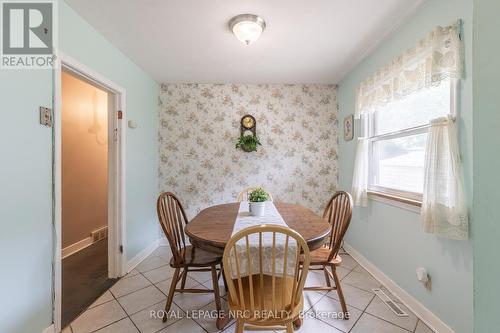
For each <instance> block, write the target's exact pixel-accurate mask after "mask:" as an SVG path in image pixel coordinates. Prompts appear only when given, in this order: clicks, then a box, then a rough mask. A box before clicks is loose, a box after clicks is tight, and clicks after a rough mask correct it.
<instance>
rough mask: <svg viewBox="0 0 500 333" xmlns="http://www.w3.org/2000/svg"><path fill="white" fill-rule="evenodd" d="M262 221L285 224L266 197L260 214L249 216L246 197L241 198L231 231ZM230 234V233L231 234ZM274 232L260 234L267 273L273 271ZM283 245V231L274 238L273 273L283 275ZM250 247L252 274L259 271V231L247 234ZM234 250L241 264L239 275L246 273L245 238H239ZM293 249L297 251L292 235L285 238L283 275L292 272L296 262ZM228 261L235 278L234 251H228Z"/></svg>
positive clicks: (285, 225)
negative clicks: (286, 251) (284, 272)
mask: <svg viewBox="0 0 500 333" xmlns="http://www.w3.org/2000/svg"><path fill="white" fill-rule="evenodd" d="M261 224H276V225H281V226H284V227H288V226H287V224H286V223H285V221H284V220H283V218H282V217H281V215H280V213H279V212H278V210H277V209H276V206H275V205H274V203H273V202H272V201H267V202H266V206H265V211H264V215H263V216H252V215H250V212H249V204H248V201H242V202H241V203H240V208H239V210H238V216H237V217H236V221H235V223H234V228H233V233H232V235H234V234H236V233H237V232H238V231H240V230H243V229H246V228H248V227H253V226H256V225H261ZM232 235H231V236H232ZM272 246H273V234H272V233H270V232H266V233H263V234H262V271H263V273H264V274H266V275H272V273H273V267H272V262H273V251H272ZM285 246H286V236H285V235H283V234H276V240H275V247H276V250H275V254H274V255H275V260H274V262H275V267H274V274H275V275H276V276H278V277H279V276H282V274H283V270H284V259H285V258H284V256H285ZM249 248H250V259H251V260H250V261H251V265H250V268H251V272H252V274H259V272H260V260H259V235H258V234H255V235H251V236H250V237H249ZM236 252H237V255H238V262H239V266H240V275H241V276H242V277H243V276H248V275H249V273H250V272H249V265H248V258H247V248H246V240H245V238H243V239H241V240H240V241H238V242H237V243H236ZM296 252H297V242H296V241H295V240H294V239H293V238H289V239H288V255H287V257H288V258H287V261H286V275H288V276H294V273H295V264H296ZM231 263H233V267H232V273H233V274H232V275H233V277H234V278H236V268H235V267H236V266H234V265H235V258H234V251H233V252H231Z"/></svg>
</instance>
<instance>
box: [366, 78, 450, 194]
mask: <svg viewBox="0 0 500 333" xmlns="http://www.w3.org/2000/svg"><path fill="white" fill-rule="evenodd" d="M456 91H457V81H456V80H443V81H441V84H440V85H438V86H432V87H430V88H425V89H422V90H420V91H417V92H414V93H412V94H410V95H409V96H407V97H405V98H402V99H395V100H394V101H392V102H390V103H389V104H387V105H384V106H379V107H378V108H377V109H376V110H375V111H374V112H372V113H368V114H365V115H363V124H364V126H363V127H364V131H365V133H364V134H365V135H364V136H365V137H367V138H368V150H369V152H368V154H369V157H368V158H369V170H368V192H369V193H372V194H379V195H385V196H391V197H398V198H401V199H408V200H411V201H414V202H420V201H421V200H422V191H423V186H424V184H423V182H424V158H425V145H426V142H427V135H428V134H427V132H428V128H429V121H430V120H431V119H434V118H437V117H441V116H446V115H448V114H455V110H454V109H455V105H456V103H455V100H456Z"/></svg>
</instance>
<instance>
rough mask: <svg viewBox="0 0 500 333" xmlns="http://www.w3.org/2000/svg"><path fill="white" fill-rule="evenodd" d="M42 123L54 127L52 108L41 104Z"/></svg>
mask: <svg viewBox="0 0 500 333" xmlns="http://www.w3.org/2000/svg"><path fill="white" fill-rule="evenodd" d="M40 124H41V125H44V126H47V127H52V110H51V109H49V108H46V107H43V106H40Z"/></svg>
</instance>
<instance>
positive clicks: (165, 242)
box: [158, 237, 170, 246]
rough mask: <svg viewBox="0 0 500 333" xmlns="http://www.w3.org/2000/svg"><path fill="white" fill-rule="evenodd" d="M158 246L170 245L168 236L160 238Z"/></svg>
mask: <svg viewBox="0 0 500 333" xmlns="http://www.w3.org/2000/svg"><path fill="white" fill-rule="evenodd" d="M158 246H170V244H169V243H168V239H167V238H166V237H162V238H160V239H158Z"/></svg>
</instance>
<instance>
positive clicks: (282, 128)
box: [158, 84, 338, 219]
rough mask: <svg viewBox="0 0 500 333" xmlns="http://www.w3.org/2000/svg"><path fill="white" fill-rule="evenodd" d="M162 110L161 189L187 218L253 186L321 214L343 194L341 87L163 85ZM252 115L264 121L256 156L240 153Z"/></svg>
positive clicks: (258, 123) (231, 200)
mask: <svg viewBox="0 0 500 333" xmlns="http://www.w3.org/2000/svg"><path fill="white" fill-rule="evenodd" d="M160 104H161V108H160V114H159V118H160V127H159V139H158V140H159V143H160V145H159V146H160V165H159V176H160V177H159V187H160V191H171V192H173V193H175V194H176V195H177V196H178V197H179V199H180V200H181V201H182V203H183V206H184V208H185V209H186V213H187V215H188V219H192V218H193V217H194V216H195V215H196V214H197V213H198V212H199V211H200V210H202V209H204V208H206V207H208V206H212V205H216V204H220V203H227V202H234V201H236V197H237V196H238V193H239V192H240V191H241V190H242V189H243V188H245V187H248V186H257V185H259V186H263V187H264V188H265V189H266V190H268V191H269V192H271V194H272V195H273V197H274V200H275V201H284V202H292V203H299V204H302V205H303V206H306V207H308V208H310V209H312V210H313V211H315V212H317V213H321V212H322V210H323V207H324V205H325V204H326V202H327V200H328V199H329V198H330V197H331V195H333V193H334V192H335V190H336V189H337V171H338V163H337V151H338V135H337V131H338V104H337V88H336V86H335V85H289V84H287V85H270V84H256V85H254V84H163V85H162V86H161V94H160ZM245 114H251V115H253V116H254V117H255V118H256V120H257V136H258V137H259V139H260V141H261V143H262V146H259V147H258V151H257V152H251V153H246V152H243V151H242V150H237V149H235V147H234V145H235V143H236V140H237V139H238V137H239V135H240V120H241V117H242V116H244V115H245Z"/></svg>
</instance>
